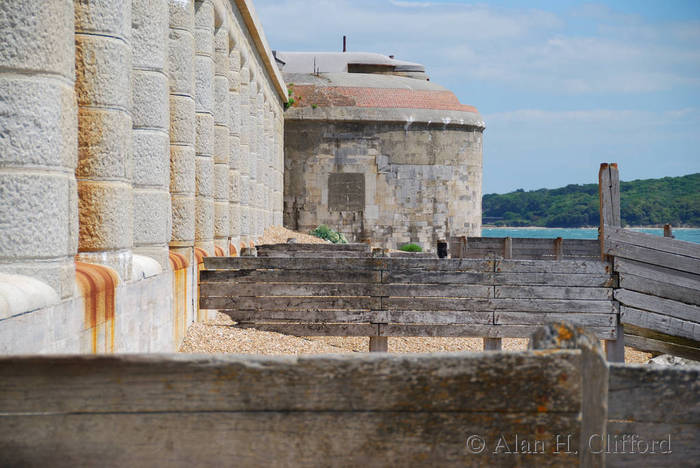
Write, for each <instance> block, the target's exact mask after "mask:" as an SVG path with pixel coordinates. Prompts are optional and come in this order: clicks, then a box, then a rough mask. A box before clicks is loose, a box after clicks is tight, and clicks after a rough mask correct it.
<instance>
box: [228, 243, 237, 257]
mask: <svg viewBox="0 0 700 468" xmlns="http://www.w3.org/2000/svg"><path fill="white" fill-rule="evenodd" d="M228 250H229V255H230V256H231V257H238V250H236V246H235V245H233V243H230V244H229V246H228Z"/></svg>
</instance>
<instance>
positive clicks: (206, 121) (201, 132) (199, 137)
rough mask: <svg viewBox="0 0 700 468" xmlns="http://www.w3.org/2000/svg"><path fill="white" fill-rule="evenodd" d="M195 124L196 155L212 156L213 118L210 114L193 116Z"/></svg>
mask: <svg viewBox="0 0 700 468" xmlns="http://www.w3.org/2000/svg"><path fill="white" fill-rule="evenodd" d="M195 122H196V132H195V136H196V138H195V141H196V145H195V148H196V151H197V154H198V155H206V156H213V155H214V116H212V115H211V114H203V113H197V114H195Z"/></svg>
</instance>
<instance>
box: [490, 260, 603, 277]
mask: <svg viewBox="0 0 700 468" xmlns="http://www.w3.org/2000/svg"><path fill="white" fill-rule="evenodd" d="M496 271H497V272H502V273H567V274H593V275H604V274H611V273H612V267H611V265H610V263H608V262H601V261H600V260H561V261H556V262H554V261H544V260H497V261H496Z"/></svg>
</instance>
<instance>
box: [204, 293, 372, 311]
mask: <svg viewBox="0 0 700 468" xmlns="http://www.w3.org/2000/svg"><path fill="white" fill-rule="evenodd" d="M199 307H200V308H202V309H219V310H223V309H227V310H282V311H283V310H290V311H291V310H308V311H312V310H317V309H346V310H363V309H367V310H369V309H380V308H381V299H380V298H378V297H362V296H355V297H353V296H345V297H343V296H318V297H308V296H306V297H303V296H302V297H300V296H282V297H207V296H202V297H200V300H199Z"/></svg>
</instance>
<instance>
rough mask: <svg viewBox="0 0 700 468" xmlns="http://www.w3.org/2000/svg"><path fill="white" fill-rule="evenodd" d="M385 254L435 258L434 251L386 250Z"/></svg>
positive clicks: (393, 256) (398, 256)
mask: <svg viewBox="0 0 700 468" xmlns="http://www.w3.org/2000/svg"><path fill="white" fill-rule="evenodd" d="M387 256H388V257H389V258H435V259H437V258H438V256H437V253H435V252H401V251H399V252H388V253H387Z"/></svg>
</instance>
